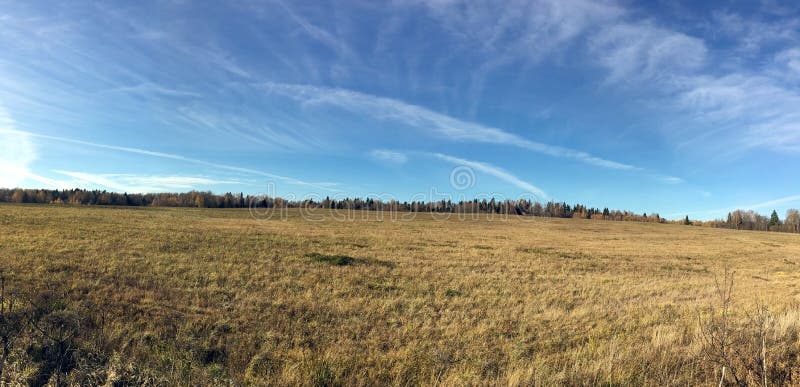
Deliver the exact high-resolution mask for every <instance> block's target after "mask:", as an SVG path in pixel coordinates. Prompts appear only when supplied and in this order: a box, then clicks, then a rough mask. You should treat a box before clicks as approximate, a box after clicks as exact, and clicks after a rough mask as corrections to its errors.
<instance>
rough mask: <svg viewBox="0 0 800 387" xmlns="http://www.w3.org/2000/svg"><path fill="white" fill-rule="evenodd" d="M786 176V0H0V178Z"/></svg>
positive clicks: (16, 181) (589, 187)
mask: <svg viewBox="0 0 800 387" xmlns="http://www.w3.org/2000/svg"><path fill="white" fill-rule="evenodd" d="M459 166H467V167H469V168H471V169H472V170H473V171H474V172H475V182H474V184H472V185H470V186H469V187H467V188H459V189H454V187H452V184H451V183H450V178H451V172H452V171H453V169H454V168H457V167H459ZM799 167H800V7H799V6H798V5H794V4H792V3H791V2H773V1H761V2H758V1H752V2H734V3H731V2H713V1H710V2H697V1H655V2H630V1H624V2H623V1H588V0H586V1H584V0H532V1H521V0H519V1H518V0H511V1H508V2H506V3H504V4H503V5H502V6H500V5H499V4H498V3H497V2H494V1H481V0H475V1H466V0H428V1H426V0H395V1H388V2H360V1H353V2H349V1H348V2H335V3H334V2H325V1H299V2H290V1H280V0H277V1H237V2H183V1H167V0H163V1H144V2H130V3H126V2H118V3H113V4H112V3H111V2H83V1H76V2H47V1H5V0H0V186H2V187H17V186H19V187H29V188H72V187H82V188H97V189H107V190H113V191H126V192H154V191H188V190H191V189H198V190H212V191H214V192H218V193H223V192H229V191H230V192H244V193H263V192H266V190H267V187H268V185H269V184H270V183H273V184H274V186H275V187H276V189H277V192H276V193H277V194H279V195H288V194H293V195H294V196H296V197H303V196H304V195H309V194H314V195H317V196H320V195H321V196H365V195H384V194H390V195H392V196H394V197H396V198H397V199H399V200H410V199H411V198H412V197H414V196H415V194H418V193H429V192H431V190H432V188H435V190H436V192H451V193H452V195H453V198H454V199H458V198H459V197H462V196H463V197H464V198H467V199H471V198H472V197H475V196H479V195H494V196H501V197H505V198H518V197H522V196H524V195H536V196H537V197H540V198H546V199H552V200H558V201H567V202H570V203H577V202H579V203H584V204H586V205H589V206H599V207H604V206H607V207H611V208H619V209H629V210H634V211H637V212H648V213H651V212H658V213H660V214H661V215H662V216H665V217H668V218H680V217H683V216H684V215H686V214H688V215H690V216H691V217H692V218H697V219H708V218H714V217H722V216H724V215H725V213H726V212H727V211H729V210H731V209H735V208H739V207H742V208H752V209H756V210H758V211H760V212H762V213H767V212H770V211H771V210H772V209H777V210H778V211H779V213H783V211H784V210H785V209H786V208H789V207H800V168H799ZM433 199H436V198H433Z"/></svg>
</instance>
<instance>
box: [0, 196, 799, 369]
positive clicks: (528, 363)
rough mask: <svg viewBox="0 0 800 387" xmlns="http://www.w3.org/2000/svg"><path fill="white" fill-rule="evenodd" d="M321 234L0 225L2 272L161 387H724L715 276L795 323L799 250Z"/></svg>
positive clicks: (122, 213)
mask: <svg viewBox="0 0 800 387" xmlns="http://www.w3.org/2000/svg"><path fill="white" fill-rule="evenodd" d="M315 215H316V216H320V217H324V220H322V221H315V222H309V221H306V220H303V219H302V218H301V217H300V216H299V213H297V212H290V213H289V217H288V218H287V219H285V220H259V219H253V218H251V217H250V215H249V213H248V211H247V210H217V209H167V208H90V207H81V208H78V207H57V206H24V205H23V206H17V205H0V262H2V266H3V268H4V271H5V272H6V273H9V272H12V273H13V278H14V280H15V281H16V283H17V284H18V286H21V287H35V286H36V285H38V284H41V283H43V282H45V281H50V282H53V281H55V282H59V283H62V284H65V286H66V287H67V288H68V289H69V297H70V298H71V299H72V301H74V302H77V303H83V304H85V305H91V306H92V310H95V311H96V312H97V313H102V314H103V316H104V318H103V321H104V323H103V326H102V329H98V330H97V332H94V334H96V335H98V336H99V337H102V339H103V342H104V343H105V344H104V345H105V346H106V347H107V348H109V350H113V351H114V352H116V353H117V355H116V356H117V357H120V358H122V359H125V361H128V362H130V363H132V364H135V365H136V366H137V367H139V368H141V369H142V370H147V372H152V373H154V374H157V375H160V377H162V378H163V379H162V380H163V381H164V382H166V383H170V384H172V383H184V384H186V383H188V384H194V383H202V384H222V383H226V382H227V381H231V380H232V381H234V382H240V383H247V384H274V383H280V384H304V385H313V384H315V383H316V384H324V382H331V383H333V384H347V385H375V384H395V385H408V384H425V385H428V384H441V385H464V384H474V385H478V384H481V385H482V384H501V385H529V384H545V385H549V384H554V383H561V384H590V385H593V384H637V385H640V384H683V385H686V384H692V385H695V384H712V383H714V384H716V382H717V381H718V379H719V375H718V372H719V370H718V369H717V367H715V366H713V365H712V364H708V363H706V362H703V361H702V360H701V359H700V357H699V352H700V351H701V348H700V347H699V346H700V341H699V340H698V339H697V336H698V335H699V332H698V331H699V328H698V325H699V323H698V316H699V315H701V314H702V313H703V312H702V311H703V308H704V307H705V306H707V305H708V304H709V303H710V302H713V300H714V287H713V283H714V281H713V276H714V274H715V273H722V271H723V268H724V267H728V268H730V269H731V270H735V271H736V286H735V289H734V298H735V305H736V311H737V312H736V313H737V314H739V315H743V314H744V312H743V311H746V310H748V308H750V307H752V306H754V305H756V304H758V303H763V304H765V305H767V306H769V308H770V309H771V311H772V312H773V313H774V314H775V315H776V316H777V317H776V321H778V328H779V329H780V330H783V331H788V330H791V329H796V327H797V325H798V321H797V319H798V316H800V313H799V312H798V301H800V288H798V286H800V235H793V234H779V233H759V232H746V231H733V230H725V229H709V228H699V227H689V226H678V225H664V224H651V223H630V222H624V223H623V222H599V221H585V220H572V219H569V220H562V219H540V218H524V219H518V218H513V217H512V218H511V219H508V220H505V221H502V220H498V218H495V220H493V221H489V220H487V219H486V216H482V217H481V218H482V219H481V220H468V221H459V220H458V219H457V216H455V215H453V216H451V217H450V219H449V220H442V219H434V216H433V215H430V214H418V216H417V219H416V220H414V221H412V222H401V221H389V220H387V219H388V216H386V215H384V220H383V221H379V220H377V219H376V217H378V216H381V214H376V213H356V214H355V218H357V219H355V220H352V221H345V222H341V221H335V220H333V219H332V218H331V216H330V215H329V214H328V213H327V212H324V211H317V212H315ZM440 217H441V216H440ZM314 254H317V255H314ZM332 255H341V256H347V257H352V258H354V260H353V261H351V262H347V263H346V264H341V265H339V264H332V262H330V261H326V259H322V258H319V257H320V256H332ZM783 344H786V343H783ZM783 344H782V345H783ZM789 344H790V345H796V344H797V343H789ZM794 365H797V363H795V364H794Z"/></svg>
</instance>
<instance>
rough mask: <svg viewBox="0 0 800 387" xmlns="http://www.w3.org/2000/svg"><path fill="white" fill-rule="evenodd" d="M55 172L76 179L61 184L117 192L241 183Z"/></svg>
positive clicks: (148, 191)
mask: <svg viewBox="0 0 800 387" xmlns="http://www.w3.org/2000/svg"><path fill="white" fill-rule="evenodd" d="M53 172H55V173H58V174H61V175H64V176H69V177H71V178H73V179H75V180H74V181H73V182H71V183H66V184H65V182H57V181H55V180H54V181H53V182H56V183H57V184H58V185H60V186H64V185H70V186H71V187H87V186H88V187H91V188H96V187H99V188H103V189H111V190H114V191H117V192H131V193H154V192H173V191H189V190H196V189H199V188H201V187H206V186H210V185H219V184H241V183H240V182H238V181H231V180H215V179H209V178H205V177H197V176H144V175H130V174H97V173H89V172H75V171H62V170H53Z"/></svg>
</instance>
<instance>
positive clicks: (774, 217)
mask: <svg viewBox="0 0 800 387" xmlns="http://www.w3.org/2000/svg"><path fill="white" fill-rule="evenodd" d="M780 224H781V218H779V217H778V212H777V211H775V210H772V215H771V216H770V217H769V226H770V227H775V226H778V225H780Z"/></svg>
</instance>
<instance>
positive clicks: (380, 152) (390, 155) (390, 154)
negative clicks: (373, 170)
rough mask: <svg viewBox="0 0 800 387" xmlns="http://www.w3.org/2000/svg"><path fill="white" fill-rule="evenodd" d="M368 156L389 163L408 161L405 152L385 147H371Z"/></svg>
mask: <svg viewBox="0 0 800 387" xmlns="http://www.w3.org/2000/svg"><path fill="white" fill-rule="evenodd" d="M369 156H370V157H372V158H373V159H375V160H378V161H382V162H386V163H390V164H398V165H399V164H405V163H406V162H407V161H408V156H406V155H405V153H401V152H396V151H391V150H387V149H373V150H372V151H370V152H369Z"/></svg>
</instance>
